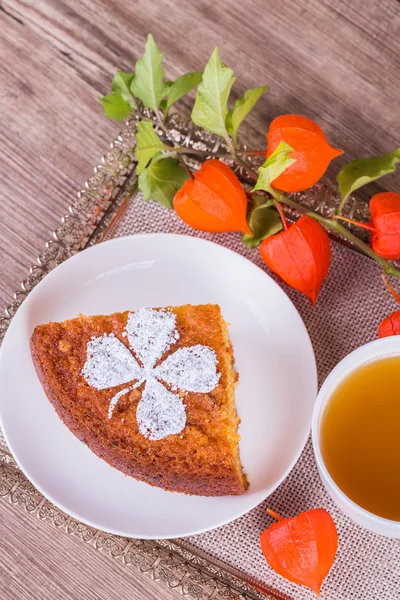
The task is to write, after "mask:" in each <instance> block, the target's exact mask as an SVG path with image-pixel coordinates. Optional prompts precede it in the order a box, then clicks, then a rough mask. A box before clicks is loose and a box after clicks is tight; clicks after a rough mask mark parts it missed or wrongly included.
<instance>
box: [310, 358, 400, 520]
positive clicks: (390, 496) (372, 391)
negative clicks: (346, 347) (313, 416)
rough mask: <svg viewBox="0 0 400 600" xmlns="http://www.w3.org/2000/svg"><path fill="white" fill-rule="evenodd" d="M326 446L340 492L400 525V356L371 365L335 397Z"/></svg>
mask: <svg viewBox="0 0 400 600" xmlns="http://www.w3.org/2000/svg"><path fill="white" fill-rule="evenodd" d="M320 445H321V452H322V456H323V459H324V461H325V464H326V467H327V469H328V471H329V473H330V475H331V477H332V479H333V480H334V481H335V482H336V484H337V485H338V486H339V487H340V489H341V490H342V491H343V492H344V493H345V494H346V495H347V496H348V497H349V498H351V500H353V501H354V502H355V503H356V504H358V505H359V506H362V507H363V508H365V509H366V510H369V511H370V512H372V513H374V514H376V515H379V516H381V517H385V518H387V519H392V520H394V521H400V356H399V357H388V358H383V359H381V360H376V361H375V362H371V363H369V364H366V365H364V366H362V367H360V368H359V369H356V370H355V371H354V372H353V373H351V374H350V375H349V376H348V377H347V378H346V379H345V380H344V381H343V382H342V383H341V384H340V385H339V386H338V387H337V389H336V390H335V391H334V392H333V394H332V396H331V398H330V400H329V401H328V404H327V406H326V409H325V411H324V413H323V416H322V422H321V430H320Z"/></svg>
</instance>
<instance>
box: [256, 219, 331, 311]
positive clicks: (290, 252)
mask: <svg viewBox="0 0 400 600" xmlns="http://www.w3.org/2000/svg"><path fill="white" fill-rule="evenodd" d="M260 254H261V257H262V259H263V260H264V262H265V263H266V265H267V266H268V267H269V268H270V269H271V271H273V272H274V273H276V274H277V275H278V276H279V277H280V278H281V279H283V281H285V282H286V283H287V284H288V285H290V286H291V287H293V288H295V289H296V290H298V291H299V292H302V293H303V294H305V295H306V296H308V298H310V300H311V302H312V303H313V304H315V301H316V299H317V296H318V293H319V290H320V288H321V285H322V282H323V281H324V279H325V277H326V275H327V273H328V270H329V264H330V259H331V249H330V243H329V237H328V234H327V233H326V231H325V229H324V228H323V227H322V226H321V225H320V224H319V223H317V222H316V221H315V220H314V219H312V218H311V217H301V219H299V220H298V221H297V222H296V223H294V224H293V225H290V226H289V227H288V229H287V230H286V231H282V232H280V233H277V234H276V235H272V236H271V237H269V238H267V239H266V240H264V241H263V242H262V243H261V245H260Z"/></svg>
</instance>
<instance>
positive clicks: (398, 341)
mask: <svg viewBox="0 0 400 600" xmlns="http://www.w3.org/2000/svg"><path fill="white" fill-rule="evenodd" d="M396 355H398V356H399V357H400V335H397V336H391V337H385V338H380V339H377V340H373V341H372V342H368V343H367V344H364V345H363V346H360V347H359V348H357V349H356V350H353V351H352V352H350V354H348V355H347V356H345V357H344V358H343V359H342V360H341V361H340V362H339V363H338V364H337V365H336V366H335V367H334V368H333V369H332V371H331V372H330V373H329V375H328V377H327V378H326V379H325V381H324V383H323V384H322V386H321V388H320V390H319V392H318V394H317V399H316V401H315V405H314V410H313V417H312V426H311V435H312V444H313V449H314V455H315V459H316V462H317V466H318V469H319V470H320V474H321V479H322V482H323V483H325V482H324V479H325V481H327V483H328V485H329V486H330V487H331V488H332V489H333V491H334V492H335V494H336V495H337V496H338V497H339V498H340V499H341V500H342V501H343V502H344V503H345V504H346V505H347V506H348V507H349V508H350V509H351V510H352V511H354V512H356V513H357V514H358V515H359V516H360V517H363V518H364V519H366V520H368V521H370V522H371V521H373V522H374V523H379V524H382V525H383V526H386V527H390V528H393V529H395V530H396V531H400V521H394V520H392V519H387V518H386V517H381V516H379V515H377V514H375V513H373V512H371V511H369V510H367V509H366V508H363V507H362V506H360V505H359V504H357V503H356V502H354V500H352V499H351V498H349V496H347V494H345V493H344V491H343V490H342V489H341V488H340V487H339V486H338V484H337V483H336V481H335V480H334V479H333V477H332V476H331V474H330V473H329V471H328V469H327V467H326V464H325V461H324V458H323V456H322V452H321V447H320V440H319V437H320V436H319V433H320V425H321V416H322V415H323V412H324V409H325V408H326V406H327V403H328V402H329V399H330V398H331V396H332V392H333V390H335V389H337V387H338V385H339V384H340V383H341V382H342V381H344V379H346V377H347V376H348V375H349V374H350V373H352V372H353V371H354V370H355V369H357V368H359V367H361V366H363V365H366V364H368V363H371V362H376V361H377V360H380V359H382V358H386V357H390V356H396ZM335 503H336V502H335Z"/></svg>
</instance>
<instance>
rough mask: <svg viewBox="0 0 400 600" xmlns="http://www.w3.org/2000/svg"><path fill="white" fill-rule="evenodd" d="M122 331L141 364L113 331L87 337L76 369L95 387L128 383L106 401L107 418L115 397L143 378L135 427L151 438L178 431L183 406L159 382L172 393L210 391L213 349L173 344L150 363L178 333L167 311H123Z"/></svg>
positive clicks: (215, 380) (213, 374) (172, 315)
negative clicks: (125, 318)
mask: <svg viewBox="0 0 400 600" xmlns="http://www.w3.org/2000/svg"><path fill="white" fill-rule="evenodd" d="M122 335H123V336H124V337H127V338H128V342H129V346H130V348H131V350H132V351H133V352H135V354H136V357H137V358H138V359H139V360H140V362H141V365H140V364H139V362H138V361H137V360H136V358H135V357H134V356H133V354H132V353H131V352H130V351H129V350H128V348H127V347H126V346H125V345H124V344H122V342H120V340H119V339H118V338H117V337H116V336H115V335H114V334H113V333H110V334H104V335H102V336H100V337H93V338H92V339H91V340H90V341H89V342H88V344H87V358H86V362H85V365H84V367H83V370H82V374H83V376H84V378H85V380H86V381H87V383H88V384H89V385H90V386H92V387H94V388H95V389H97V390H104V389H107V388H112V387H115V386H118V385H122V384H123V383H130V384H131V385H129V386H128V387H126V388H124V389H122V390H121V391H119V392H118V393H117V394H115V396H114V397H113V398H112V399H111V402H110V406H109V409H108V418H109V419H111V417H112V415H113V411H114V408H115V405H116V404H117V402H118V400H119V399H120V398H121V397H122V396H124V395H125V394H127V393H128V392H130V391H132V390H133V389H135V388H137V387H139V386H140V385H142V383H143V382H146V384H145V387H144V390H143V393H142V397H141V399H140V401H139V404H138V406H137V411H136V418H137V421H138V426H139V431H140V432H141V433H142V434H143V435H144V436H145V437H147V438H149V439H151V440H161V439H162V438H165V437H167V436H168V435H172V434H176V433H180V432H181V431H182V430H183V429H184V428H185V425H186V411H185V406H184V404H183V402H182V399H181V398H180V397H179V396H178V395H177V394H174V393H172V392H171V391H169V389H167V388H166V387H165V385H163V383H161V382H164V383H166V384H168V385H169V387H170V388H171V389H172V390H175V391H177V390H181V391H183V392H197V393H204V394H207V393H208V392H211V391H212V390H213V389H214V388H215V387H216V385H217V384H218V381H219V378H220V373H218V372H217V357H216V354H215V352H214V350H212V349H211V348H208V347H207V346H202V345H199V344H198V345H196V346H189V347H184V348H179V349H178V350H176V352H174V353H173V354H170V355H169V356H168V357H167V358H166V359H165V360H164V361H163V362H161V363H160V364H159V365H157V366H155V365H156V363H157V362H158V361H159V360H161V358H162V356H163V354H164V353H165V352H166V351H167V350H169V348H170V347H171V346H172V345H173V344H175V343H176V342H177V340H178V339H179V337H180V336H179V332H178V330H177V328H176V315H175V313H173V312H172V311H168V310H153V309H151V308H141V309H140V310H138V311H137V312H136V313H129V315H128V321H127V324H126V327H125V331H124V333H123V334H122ZM132 382H133V383H132Z"/></svg>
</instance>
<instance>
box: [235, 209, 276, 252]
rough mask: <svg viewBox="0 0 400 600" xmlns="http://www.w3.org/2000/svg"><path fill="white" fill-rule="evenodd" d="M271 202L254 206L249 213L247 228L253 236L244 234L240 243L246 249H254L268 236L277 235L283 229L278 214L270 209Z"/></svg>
mask: <svg viewBox="0 0 400 600" xmlns="http://www.w3.org/2000/svg"><path fill="white" fill-rule="evenodd" d="M272 204H273V203H272V201H271V202H265V198H264V203H263V204H261V205H258V206H255V207H254V208H253V210H252V211H251V213H250V218H249V226H250V229H251V230H252V232H253V235H249V234H248V233H245V234H244V235H243V238H242V241H243V243H244V244H245V246H247V247H248V248H255V247H256V246H258V245H259V244H260V243H261V242H262V241H263V240H265V239H266V238H267V237H269V236H270V235H274V234H275V233H278V232H279V231H281V229H282V228H283V225H282V221H281V218H280V216H279V214H278V212H277V211H276V210H275V209H274V208H272V206H271V205H272Z"/></svg>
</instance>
